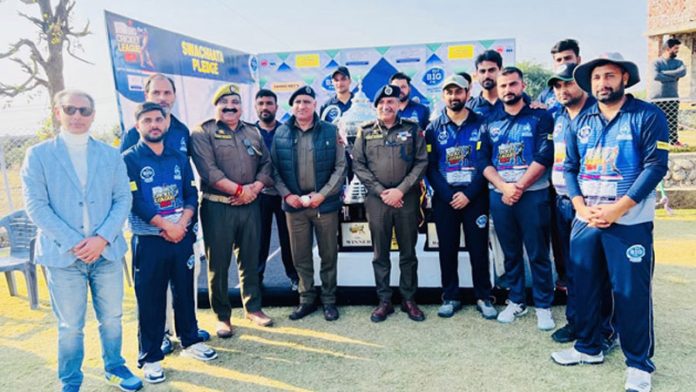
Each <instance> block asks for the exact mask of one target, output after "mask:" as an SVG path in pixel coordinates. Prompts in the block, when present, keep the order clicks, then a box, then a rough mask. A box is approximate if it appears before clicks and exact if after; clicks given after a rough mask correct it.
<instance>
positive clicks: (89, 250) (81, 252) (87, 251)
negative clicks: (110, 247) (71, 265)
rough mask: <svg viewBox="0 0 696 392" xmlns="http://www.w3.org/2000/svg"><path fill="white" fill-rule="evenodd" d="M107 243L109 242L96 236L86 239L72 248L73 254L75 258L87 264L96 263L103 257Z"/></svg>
mask: <svg viewBox="0 0 696 392" xmlns="http://www.w3.org/2000/svg"><path fill="white" fill-rule="evenodd" d="M107 243H108V242H107V241H106V240H105V239H104V238H102V237H100V236H98V235H95V236H94V237H89V238H85V239H83V240H82V241H80V242H78V244H77V245H75V247H74V248H72V252H73V254H74V255H75V257H77V258H78V259H80V260H82V261H84V262H85V263H87V264H90V263H94V262H95V261H97V260H99V258H100V257H101V254H102V252H104V248H106V245H107Z"/></svg>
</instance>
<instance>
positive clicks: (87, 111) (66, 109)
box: [62, 105, 94, 117]
mask: <svg viewBox="0 0 696 392" xmlns="http://www.w3.org/2000/svg"><path fill="white" fill-rule="evenodd" d="M62 108H63V113H65V114H67V115H68V116H72V115H74V114H75V113H77V112H80V115H81V116H82V117H89V116H91V115H92V113H94V109H92V108H89V107H84V108H78V107H77V106H71V105H67V106H63V107H62Z"/></svg>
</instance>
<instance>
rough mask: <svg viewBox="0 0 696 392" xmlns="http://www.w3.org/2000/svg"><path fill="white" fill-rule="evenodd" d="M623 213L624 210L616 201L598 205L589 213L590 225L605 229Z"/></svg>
mask: <svg viewBox="0 0 696 392" xmlns="http://www.w3.org/2000/svg"><path fill="white" fill-rule="evenodd" d="M625 213H626V211H625V210H624V209H623V208H622V207H621V206H620V205H618V204H617V203H612V204H603V205H599V206H597V207H595V208H594V210H593V211H592V214H591V215H590V226H592V227H597V228H600V229H606V228H607V227H609V226H611V225H612V224H613V223H614V222H616V221H617V220H618V219H619V218H621V217H622V216H623V215H624V214H625Z"/></svg>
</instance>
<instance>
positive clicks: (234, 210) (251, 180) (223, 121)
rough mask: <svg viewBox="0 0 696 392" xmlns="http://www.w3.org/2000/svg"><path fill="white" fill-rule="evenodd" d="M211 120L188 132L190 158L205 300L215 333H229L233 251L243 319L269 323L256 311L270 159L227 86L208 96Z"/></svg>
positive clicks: (224, 335)
mask: <svg viewBox="0 0 696 392" xmlns="http://www.w3.org/2000/svg"><path fill="white" fill-rule="evenodd" d="M212 103H213V105H214V106H215V118H214V119H211V120H208V121H206V122H204V123H203V124H201V125H200V126H198V127H197V128H196V129H195V130H194V131H193V132H192V133H191V145H192V149H193V154H192V158H193V162H194V163H195V164H196V168H197V169H198V174H199V175H200V177H201V191H202V193H203V200H202V202H201V225H202V228H203V239H204V241H205V249H206V255H207V257H208V263H209V264H208V272H209V274H210V276H209V278H210V303H211V305H212V307H213V311H214V312H215V314H216V315H217V318H218V321H219V324H218V330H217V334H218V336H219V337H221V338H229V337H231V336H232V325H231V323H230V317H231V312H232V306H231V304H230V300H229V297H228V293H227V289H228V287H227V286H228V283H227V277H228V270H229V267H230V260H231V259H232V251H233V250H234V251H235V254H236V259H237V267H238V270H239V283H240V291H241V296H242V304H243V306H244V312H245V314H246V318H248V319H249V320H251V321H252V322H253V323H255V324H257V325H261V326H269V325H271V324H272V323H273V321H272V320H271V319H270V318H269V317H268V316H266V315H265V314H264V313H263V311H262V310H261V289H260V284H259V275H258V258H259V246H260V241H259V239H260V232H261V229H260V220H261V213H260V210H259V203H258V201H257V200H256V198H257V196H258V194H259V193H260V192H261V190H263V188H264V187H267V186H271V185H273V180H272V178H271V171H272V167H271V159H270V155H269V153H268V149H267V148H266V145H265V144H264V142H263V138H262V137H261V134H259V131H258V130H257V129H256V128H255V127H254V126H252V125H249V124H246V123H244V122H242V121H241V120H240V116H241V114H242V101H241V96H240V95H239V89H238V87H237V86H235V85H233V84H228V85H224V86H222V87H220V88H219V89H218V90H217V91H216V92H215V95H214V96H213V99H212Z"/></svg>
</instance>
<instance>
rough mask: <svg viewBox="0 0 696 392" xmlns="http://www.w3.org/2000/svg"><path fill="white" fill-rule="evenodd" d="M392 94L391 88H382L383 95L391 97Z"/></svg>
mask: <svg viewBox="0 0 696 392" xmlns="http://www.w3.org/2000/svg"><path fill="white" fill-rule="evenodd" d="M392 92H394V90H393V89H392V87H391V86H387V87H385V88H384V94H385V95H391V94H392Z"/></svg>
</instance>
